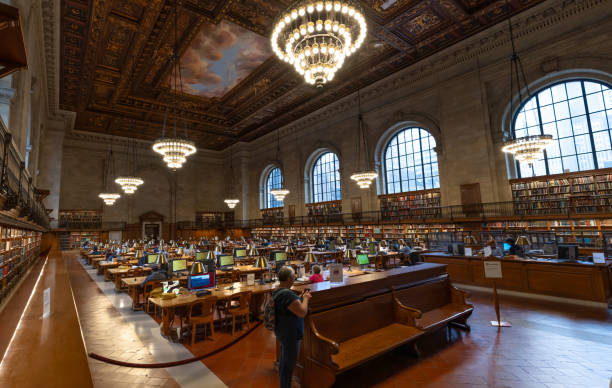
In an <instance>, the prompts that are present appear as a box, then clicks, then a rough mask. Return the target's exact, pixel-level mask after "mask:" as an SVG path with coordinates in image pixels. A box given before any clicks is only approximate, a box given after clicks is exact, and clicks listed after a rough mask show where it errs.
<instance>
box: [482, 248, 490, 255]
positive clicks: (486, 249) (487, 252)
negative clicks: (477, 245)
mask: <svg viewBox="0 0 612 388" xmlns="http://www.w3.org/2000/svg"><path fill="white" fill-rule="evenodd" d="M483 252H484V257H489V256H491V247H490V246H486V247H484V248H483Z"/></svg>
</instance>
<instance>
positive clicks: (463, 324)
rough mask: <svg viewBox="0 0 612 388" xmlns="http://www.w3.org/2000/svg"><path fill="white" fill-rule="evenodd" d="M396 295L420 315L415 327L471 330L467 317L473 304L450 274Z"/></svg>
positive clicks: (397, 292)
mask: <svg viewBox="0 0 612 388" xmlns="http://www.w3.org/2000/svg"><path fill="white" fill-rule="evenodd" d="M393 294H394V295H395V297H396V298H397V299H398V300H399V301H400V302H401V303H403V304H404V305H405V306H409V307H407V308H408V309H410V310H412V311H413V312H414V313H415V314H416V315H418V316H419V318H417V319H416V327H417V328H419V329H421V330H423V331H426V332H431V331H435V330H437V329H439V328H442V327H445V326H448V327H449V330H450V325H452V326H457V327H460V328H462V329H464V330H468V331H469V330H470V326H469V325H468V324H467V320H468V318H469V317H470V315H471V314H472V311H474V306H472V305H471V304H468V303H467V302H466V301H465V299H466V298H468V297H469V294H468V293H467V292H465V291H461V290H458V289H457V288H455V287H454V286H453V285H452V284H451V283H450V280H449V279H448V277H446V278H442V279H438V280H436V281H432V282H428V283H425V284H421V285H419V286H418V287H410V288H405V289H403V290H400V291H396V290H394V291H393Z"/></svg>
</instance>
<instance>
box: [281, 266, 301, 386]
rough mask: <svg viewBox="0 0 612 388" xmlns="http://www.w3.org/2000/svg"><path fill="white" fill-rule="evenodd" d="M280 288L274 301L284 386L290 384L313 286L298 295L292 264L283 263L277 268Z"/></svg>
mask: <svg viewBox="0 0 612 388" xmlns="http://www.w3.org/2000/svg"><path fill="white" fill-rule="evenodd" d="M278 280H279V282H280V285H279V288H278V289H277V290H276V291H274V292H273V293H272V298H273V301H274V316H275V325H274V334H275V335H276V338H277V339H278V342H279V343H280V360H279V364H278V374H279V377H280V387H281V388H291V378H292V376H293V368H294V367H295V363H296V361H297V357H298V353H299V349H300V341H301V340H302V337H303V336H304V317H305V316H306V314H308V301H309V300H310V298H311V295H310V290H305V291H304V293H303V294H302V297H301V298H300V297H298V296H297V295H296V294H295V293H294V292H293V291H291V286H292V285H293V282H294V281H295V272H294V271H293V268H291V267H287V266H285V267H282V268H281V269H280V270H279V271H278Z"/></svg>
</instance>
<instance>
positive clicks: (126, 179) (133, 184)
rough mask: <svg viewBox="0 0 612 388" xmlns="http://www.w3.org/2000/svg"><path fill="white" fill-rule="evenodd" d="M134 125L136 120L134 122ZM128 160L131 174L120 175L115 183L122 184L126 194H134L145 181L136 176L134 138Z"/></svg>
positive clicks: (129, 145) (127, 167)
mask: <svg viewBox="0 0 612 388" xmlns="http://www.w3.org/2000/svg"><path fill="white" fill-rule="evenodd" d="M132 127H134V122H132ZM127 148H128V150H127V155H128V160H127V163H126V169H127V171H128V172H129V174H125V175H120V176H118V177H117V179H115V183H116V184H118V185H119V186H121V189H122V190H123V192H125V193H126V194H134V193H135V192H136V190H137V189H138V186H140V185H142V184H143V183H144V181H143V180H142V179H141V178H140V177H138V176H136V170H137V162H136V142H135V141H134V140H133V141H131V142H130V143H128V147H127Z"/></svg>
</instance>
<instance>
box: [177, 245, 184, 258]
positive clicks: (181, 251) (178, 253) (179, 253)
mask: <svg viewBox="0 0 612 388" xmlns="http://www.w3.org/2000/svg"><path fill="white" fill-rule="evenodd" d="M176 254H177V255H179V256H183V247H180V248H179V249H177V250H176Z"/></svg>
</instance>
